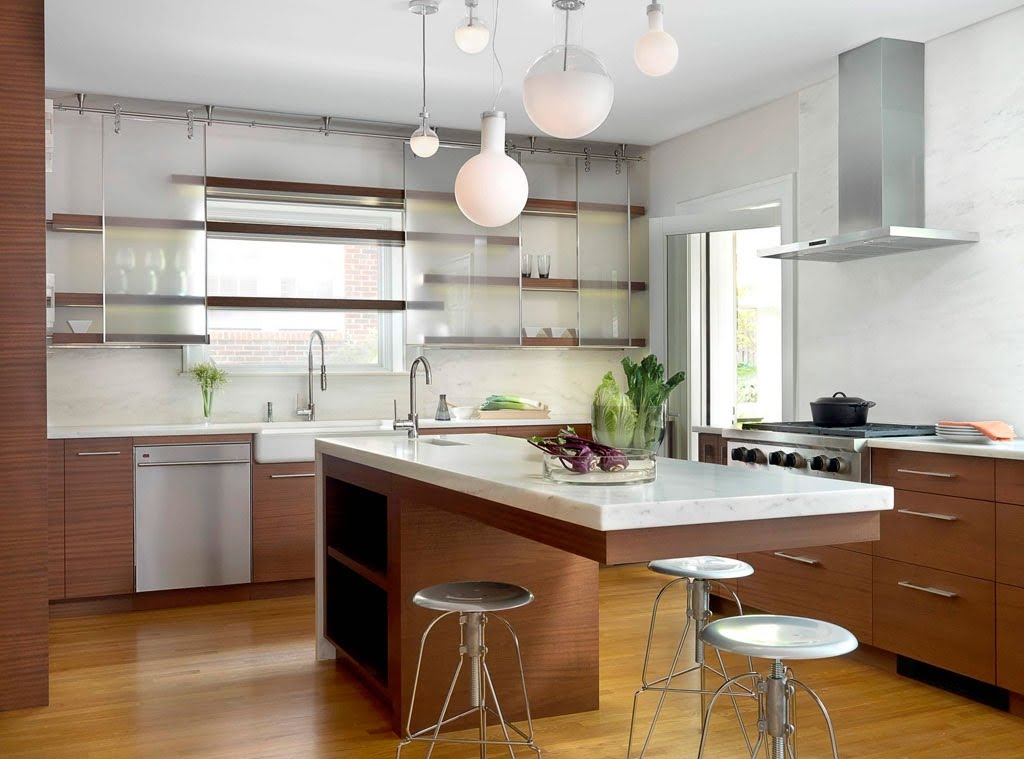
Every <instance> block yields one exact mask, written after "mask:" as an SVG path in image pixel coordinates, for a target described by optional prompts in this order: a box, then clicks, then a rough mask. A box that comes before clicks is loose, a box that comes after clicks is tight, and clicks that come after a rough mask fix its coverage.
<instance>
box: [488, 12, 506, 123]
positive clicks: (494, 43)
mask: <svg viewBox="0 0 1024 759" xmlns="http://www.w3.org/2000/svg"><path fill="white" fill-rule="evenodd" d="M500 11H501V0H494V34H492V35H491V60H492V62H493V63H494V66H497V67H498V88H497V90H495V92H494V101H493V102H492V103H491V110H492V111H496V110H498V97H499V96H500V95H501V91H502V90H503V89H504V88H505V70H504V69H503V68H502V67H501V61H500V60H499V59H498V14H499V12H500ZM494 66H492V67H491V89H492V90H493V89H494Z"/></svg>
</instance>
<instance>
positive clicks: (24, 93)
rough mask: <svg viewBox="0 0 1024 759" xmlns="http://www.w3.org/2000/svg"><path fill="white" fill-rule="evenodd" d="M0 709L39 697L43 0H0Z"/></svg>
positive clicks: (42, 667)
mask: <svg viewBox="0 0 1024 759" xmlns="http://www.w3.org/2000/svg"><path fill="white" fill-rule="evenodd" d="M0 103H2V104H3V105H2V106H0V178H2V181H0V393H2V396H0V397H2V400H3V406H4V411H3V421H2V423H0V427H2V430H3V432H2V434H0V683H3V687H0V709H16V708H20V707H25V706H40V705H44V704H46V703H47V699H48V693H47V691H48V687H47V685H48V683H47V681H48V657H47V648H48V639H47V571H46V565H47V533H48V529H47V514H46V477H45V472H46V456H47V452H46V346H45V337H46V335H45V316H44V311H43V295H44V287H45V280H44V273H45V269H46V240H45V228H44V226H43V219H44V215H45V184H44V180H45V176H44V166H43V0H4V1H3V2H2V3H0Z"/></svg>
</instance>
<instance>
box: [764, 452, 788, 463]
mask: <svg viewBox="0 0 1024 759" xmlns="http://www.w3.org/2000/svg"><path fill="white" fill-rule="evenodd" d="M785 462H786V454H785V453H784V452H783V451H772V452H771V453H769V454H768V463H769V464H771V465H772V466H784V465H785Z"/></svg>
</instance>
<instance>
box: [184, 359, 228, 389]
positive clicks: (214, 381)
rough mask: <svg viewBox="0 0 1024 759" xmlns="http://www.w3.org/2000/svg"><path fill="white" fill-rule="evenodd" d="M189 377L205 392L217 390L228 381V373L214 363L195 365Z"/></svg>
mask: <svg viewBox="0 0 1024 759" xmlns="http://www.w3.org/2000/svg"><path fill="white" fill-rule="evenodd" d="M188 373H189V375H190V376H191V377H192V379H193V380H194V381H195V383H196V384H197V385H199V387H201V388H202V389H203V390H216V389H217V388H219V387H223V386H224V385H225V383H226V382H227V381H228V373H227V372H226V371H224V370H223V369H220V368H218V367H217V365H216V364H215V363H213V362H212V361H201V362H200V363H198V364H193V366H192V368H191V369H189V370H188Z"/></svg>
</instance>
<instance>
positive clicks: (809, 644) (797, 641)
mask: <svg viewBox="0 0 1024 759" xmlns="http://www.w3.org/2000/svg"><path fill="white" fill-rule="evenodd" d="M701 639H702V640H703V641H704V642H705V643H707V644H708V645H710V646H714V647H715V648H719V649H721V650H723V651H731V652H732V653H735V654H741V655H743V656H753V657H756V658H758V659H827V658H829V657H832V656H842V655H843V654H848V653H850V651H853V650H854V649H855V648H856V647H857V639H856V638H855V637H854V636H853V633H851V632H850V631H849V630H846V629H844V628H842V627H840V626H839V625H834V624H832V623H831V622H821V621H819V620H817V619H808V618H807V617H787V616H782V615H779V614H747V615H746V616H743V617H726V618H724V619H719V620H717V621H715V622H712V623H711V624H709V625H708V626H707V627H705V628H704V630H703V631H702V632H701Z"/></svg>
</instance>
